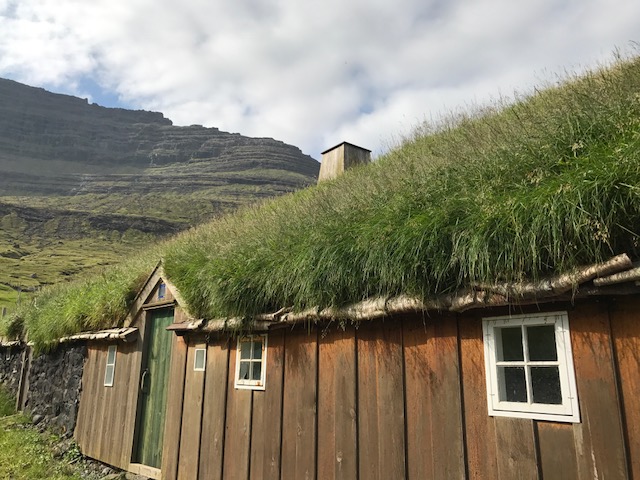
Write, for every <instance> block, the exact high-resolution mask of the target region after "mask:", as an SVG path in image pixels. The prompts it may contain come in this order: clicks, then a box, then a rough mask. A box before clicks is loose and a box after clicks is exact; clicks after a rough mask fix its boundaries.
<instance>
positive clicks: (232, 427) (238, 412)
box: [223, 342, 295, 480]
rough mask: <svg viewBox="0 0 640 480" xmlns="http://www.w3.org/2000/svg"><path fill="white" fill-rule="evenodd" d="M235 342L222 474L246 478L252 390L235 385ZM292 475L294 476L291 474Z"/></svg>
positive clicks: (235, 477) (230, 364)
mask: <svg viewBox="0 0 640 480" xmlns="http://www.w3.org/2000/svg"><path fill="white" fill-rule="evenodd" d="M235 347H236V345H235V342H234V345H233V347H232V348H231V349H230V351H229V367H228V370H227V371H228V372H229V373H230V375H228V380H227V383H228V386H227V413H226V422H225V432H224V460H223V478H233V479H237V480H244V479H247V478H249V452H250V450H249V449H250V441H251V400H252V399H251V396H252V395H251V393H252V392H251V390H241V389H236V388H234V373H235V371H236V354H239V353H240V352H237V351H236V348H235ZM291 478H295V477H291Z"/></svg>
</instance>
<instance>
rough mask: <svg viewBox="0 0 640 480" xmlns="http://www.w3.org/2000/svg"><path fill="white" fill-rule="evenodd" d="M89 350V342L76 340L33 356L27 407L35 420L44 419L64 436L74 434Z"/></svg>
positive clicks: (44, 421) (42, 420)
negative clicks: (84, 368) (74, 342)
mask: <svg viewBox="0 0 640 480" xmlns="http://www.w3.org/2000/svg"><path fill="white" fill-rule="evenodd" d="M86 354H87V347H86V345H84V344H78V343H76V344H65V345H63V346H59V347H58V348H56V349H55V350H53V351H51V352H49V353H45V354H41V355H38V356H36V355H34V356H33V358H32V360H31V369H30V371H29V392H28V393H27V400H26V404H25V407H26V410H27V411H28V412H29V413H31V415H33V420H34V422H35V423H40V422H43V423H44V424H46V425H47V426H50V427H52V428H53V429H54V430H57V431H59V432H60V433H61V434H62V435H63V436H71V435H73V429H74V428H75V425H76V417H77V415H78V405H79V404H80V392H81V389H82V369H83V367H84V359H85V357H86Z"/></svg>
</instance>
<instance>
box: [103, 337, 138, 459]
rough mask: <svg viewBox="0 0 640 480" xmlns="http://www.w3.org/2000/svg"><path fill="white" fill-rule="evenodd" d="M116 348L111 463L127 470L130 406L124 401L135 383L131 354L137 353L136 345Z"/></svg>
mask: <svg viewBox="0 0 640 480" xmlns="http://www.w3.org/2000/svg"><path fill="white" fill-rule="evenodd" d="M116 348H117V350H116V365H115V372H114V373H115V375H114V381H113V387H111V388H112V389H113V392H112V400H111V403H110V407H109V410H110V415H109V416H110V418H111V422H112V425H113V428H112V429H111V432H110V441H109V458H110V461H109V463H110V464H111V465H114V466H116V467H119V468H127V466H128V465H129V461H128V459H127V461H126V462H123V456H124V455H123V448H124V445H125V442H124V434H125V421H126V416H127V409H128V408H130V405H128V404H127V403H126V401H123V399H126V398H127V393H128V392H129V389H130V386H131V382H132V381H135V379H134V378H132V374H131V373H132V372H131V360H132V355H131V354H132V352H134V351H135V345H132V344H127V343H123V342H118V343H117V344H116ZM105 414H106V412H105Z"/></svg>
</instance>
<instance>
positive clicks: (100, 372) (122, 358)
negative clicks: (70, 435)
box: [75, 343, 137, 468]
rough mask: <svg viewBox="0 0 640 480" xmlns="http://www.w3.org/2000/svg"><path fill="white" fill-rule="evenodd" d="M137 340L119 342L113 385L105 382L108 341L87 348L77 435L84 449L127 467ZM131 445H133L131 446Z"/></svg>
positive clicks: (89, 454) (104, 459) (106, 460)
mask: <svg viewBox="0 0 640 480" xmlns="http://www.w3.org/2000/svg"><path fill="white" fill-rule="evenodd" d="M136 347H137V346H136V344H135V343H133V344H125V343H119V344H118V352H117V356H116V369H115V377H114V382H113V387H105V386H104V371H105V367H106V363H107V348H108V345H107V344H99V345H95V346H93V347H92V348H89V349H88V353H87V360H86V363H85V367H84V371H83V374H82V386H83V387H82V394H81V401H80V408H79V412H78V420H77V423H76V430H75V438H76V441H77V442H78V445H79V446H80V448H81V450H82V451H83V453H85V454H86V455H88V456H90V457H92V458H97V459H100V460H102V461H103V462H105V463H108V464H110V465H114V466H116V467H119V468H127V466H128V465H129V461H130V457H131V451H130V450H129V451H128V452H127V451H126V449H127V444H128V442H127V441H126V440H127V437H128V436H129V435H133V430H132V428H129V423H128V422H129V420H128V419H129V415H128V414H129V413H130V412H129V410H130V409H132V408H133V409H135V402H133V403H132V404H128V403H127V402H126V399H127V396H128V393H129V390H130V382H131V381H132V380H133V381H134V382H135V379H132V378H131V377H132V375H131V371H130V367H131V361H132V360H133V355H134V354H135V351H136ZM129 448H130V447H129Z"/></svg>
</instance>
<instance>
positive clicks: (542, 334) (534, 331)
mask: <svg viewBox="0 0 640 480" xmlns="http://www.w3.org/2000/svg"><path fill="white" fill-rule="evenodd" d="M527 348H528V349H529V360H533V361H538V360H552V361H555V360H558V352H557V351H556V330H555V326H554V325H539V326H536V327H527Z"/></svg>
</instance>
